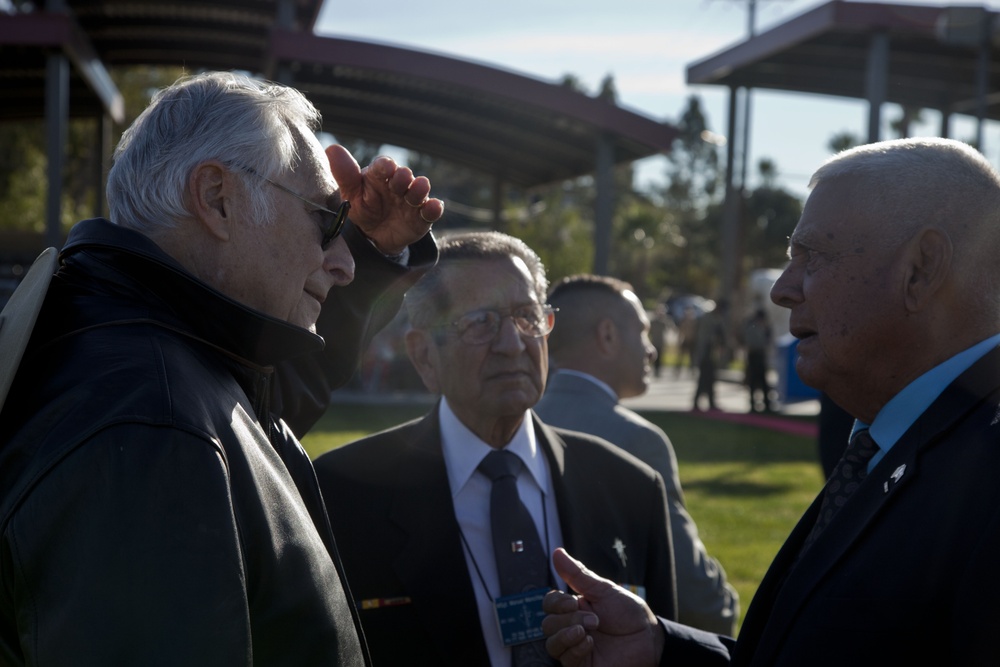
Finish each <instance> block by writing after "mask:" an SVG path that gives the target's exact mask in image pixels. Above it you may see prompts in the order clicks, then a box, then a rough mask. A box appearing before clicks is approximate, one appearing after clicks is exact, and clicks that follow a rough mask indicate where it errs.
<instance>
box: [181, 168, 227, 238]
mask: <svg viewBox="0 0 1000 667" xmlns="http://www.w3.org/2000/svg"><path fill="white" fill-rule="evenodd" d="M236 180H237V179H236V177H235V176H234V175H233V174H232V172H230V171H229V170H228V169H226V167H225V166H224V165H223V164H222V163H221V162H218V161H216V160H209V161H207V162H202V163H201V164H199V165H198V166H196V167H195V168H194V169H193V170H192V171H191V177H190V178H189V179H188V197H189V205H190V210H191V214H192V215H193V216H194V217H195V219H196V220H198V222H200V223H201V225H202V227H204V228H205V230H206V231H207V232H208V233H209V234H211V235H212V236H215V237H216V238H218V239H219V240H222V241H228V240H229V236H230V234H231V233H232V228H231V225H232V222H233V216H232V213H233V211H232V202H233V198H234V194H235V193H234V192H233V190H234V189H235V187H236Z"/></svg>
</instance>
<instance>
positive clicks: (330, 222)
mask: <svg viewBox="0 0 1000 667" xmlns="http://www.w3.org/2000/svg"><path fill="white" fill-rule="evenodd" d="M237 166H239V167H240V169H242V170H243V171H246V172H249V173H251V174H253V175H254V176H256V177H258V178H262V179H264V180H265V181H267V182H268V183H270V184H271V185H273V186H274V187H276V188H278V189H279V190H284V191H285V192H287V193H288V194H290V195H292V196H293V197H295V198H296V199H298V200H300V201H302V202H305V203H306V204H309V206H310V207H312V209H313V210H311V211H310V213H319V215H320V222H319V223H317V224H319V229H320V231H321V232H322V233H323V238H322V240H321V241H320V246H321V247H322V248H323V250H326V249H327V247H329V245H330V243H332V242H333V240H334V239H335V238H337V237H338V236H340V233H341V232H342V231H344V223H345V222H347V212H348V211H350V210H351V202H349V201H346V200H345V201H342V202H341V203H340V206H338V207H337V210H336V211H331V210H330V209H328V208H327V207H325V206H320V205H319V204H317V203H316V202H314V201H310V200H308V199H306V198H305V197H303V196H302V195H300V194H299V193H298V192H296V191H295V190H292V189H291V188H288V187H285V186H284V185H282V184H281V183H277V182H275V181H272V180H271V179H270V178H268V177H267V176H262V175H261V174H258V173H257V172H256V171H255V170H253V169H251V168H250V167H244V166H242V165H237Z"/></svg>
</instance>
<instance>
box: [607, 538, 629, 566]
mask: <svg viewBox="0 0 1000 667" xmlns="http://www.w3.org/2000/svg"><path fill="white" fill-rule="evenodd" d="M611 548H612V549H614V550H615V553H616V554H618V560H620V561H621V562H622V567H625V564H626V563H627V562H628V556H626V555H625V543H624V542H622V538H620V537H616V538H615V541H614V544H612V545H611Z"/></svg>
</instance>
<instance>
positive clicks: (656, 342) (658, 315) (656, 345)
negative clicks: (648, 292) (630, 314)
mask: <svg viewBox="0 0 1000 667" xmlns="http://www.w3.org/2000/svg"><path fill="white" fill-rule="evenodd" d="M669 328H670V318H669V317H667V307H666V306H664V305H663V304H662V303H661V304H657V306H656V309H655V310H654V311H653V312H652V313H651V314H650V315H649V342H650V343H652V344H653V349H654V350H656V355H655V356H654V357H653V376H654V377H660V369H661V368H662V367H663V351H664V346H665V345H666V344H667V330H668V329H669Z"/></svg>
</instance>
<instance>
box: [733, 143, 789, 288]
mask: <svg viewBox="0 0 1000 667" xmlns="http://www.w3.org/2000/svg"><path fill="white" fill-rule="evenodd" d="M758 165H759V166H758V168H759V170H760V172H761V186H760V187H758V188H757V189H756V190H754V191H753V192H751V193H750V194H749V196H748V197H747V198H746V199H745V200H744V220H745V221H746V225H745V228H744V253H743V257H744V268H745V269H746V270H745V274H746V275H748V274H749V272H750V271H752V270H753V269H760V268H777V267H779V266H782V265H784V263H785V262H786V261H787V258H786V256H785V252H786V249H787V246H788V237H789V236H791V234H792V230H793V229H795V225H796V224H797V223H798V221H799V217H800V216H801V215H802V201H801V200H800V199H799V198H798V197H796V196H795V195H793V194H790V193H789V192H787V191H786V190H784V189H782V188H781V187H778V186H777V185H776V183H777V176H778V168H777V165H776V164H775V163H774V161H773V160H770V159H767V158H765V159H762V160H761V161H760V162H759V163H758ZM765 170H766V171H767V172H768V173H767V174H765Z"/></svg>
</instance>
